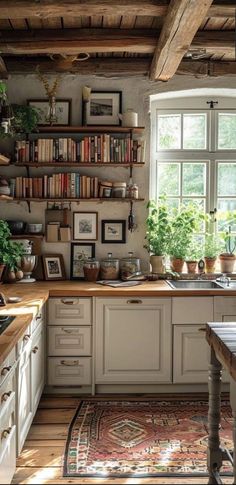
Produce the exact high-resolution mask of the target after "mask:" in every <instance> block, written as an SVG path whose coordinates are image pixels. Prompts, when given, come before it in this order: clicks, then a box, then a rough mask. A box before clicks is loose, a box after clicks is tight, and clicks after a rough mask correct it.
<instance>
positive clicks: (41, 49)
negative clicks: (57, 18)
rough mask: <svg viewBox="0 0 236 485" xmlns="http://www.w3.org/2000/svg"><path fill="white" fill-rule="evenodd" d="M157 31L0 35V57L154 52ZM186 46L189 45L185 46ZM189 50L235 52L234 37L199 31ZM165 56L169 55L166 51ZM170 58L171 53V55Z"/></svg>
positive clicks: (93, 31)
mask: <svg viewBox="0 0 236 485" xmlns="http://www.w3.org/2000/svg"><path fill="white" fill-rule="evenodd" d="M158 35H159V34H158V31H155V30H154V31H153V30H151V29H149V30H148V29H141V30H139V29H133V30H126V29H122V30H120V29H76V30H74V29H68V30H54V29H51V30H34V31H31V32H28V31H25V32H24V31H14V32H11V31H9V32H6V31H4V32H2V33H0V54H1V53H2V54H16V55H24V54H35V55H37V54H62V53H64V54H68V55H77V54H78V53H79V52H89V53H92V52H123V51H126V52H137V53H142V54H148V53H151V54H152V53H153V52H154V50H155V47H156V41H157V37H158ZM188 47H189V46H188ZM191 47H193V48H201V49H202V48H205V49H206V50H208V51H209V52H212V53H215V52H217V51H219V52H222V53H224V52H225V53H227V52H234V49H235V34H234V32H231V31H201V32H200V31H199V32H197V34H196V36H195V37H194V39H193V41H192V44H191ZM166 55H167V57H168V55H169V54H168V52H167V54H166ZM170 55H172V53H171V52H170Z"/></svg>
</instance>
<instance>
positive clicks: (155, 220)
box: [144, 198, 170, 273]
mask: <svg viewBox="0 0 236 485" xmlns="http://www.w3.org/2000/svg"><path fill="white" fill-rule="evenodd" d="M147 208H148V209H149V215H148V217H147V219H146V236H145V239H146V241H147V243H146V244H145V245H144V247H145V248H146V249H147V251H148V252H149V253H150V255H151V256H150V263H151V265H152V271H153V273H164V272H165V255H166V253H167V247H168V241H169V237H170V226H169V214H168V207H167V205H166V202H165V199H164V198H161V199H160V200H159V202H158V203H156V202H155V201H154V200H151V201H149V202H148V205H147Z"/></svg>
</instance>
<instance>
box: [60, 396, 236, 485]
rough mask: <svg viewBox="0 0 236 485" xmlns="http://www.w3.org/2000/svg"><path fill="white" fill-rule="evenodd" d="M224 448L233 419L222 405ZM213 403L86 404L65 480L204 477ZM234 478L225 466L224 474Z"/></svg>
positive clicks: (70, 445) (71, 442)
mask: <svg viewBox="0 0 236 485" xmlns="http://www.w3.org/2000/svg"><path fill="white" fill-rule="evenodd" d="M221 409H222V421H221V426H222V429H221V438H222V445H223V446H227V447H228V448H229V449H232V447H233V444H232V438H231V436H232V415H231V409H230V407H229V405H228V403H222V408H221ZM207 413H208V403H206V402H192V401H191V402H190V401H177V402H171V401H167V402H164V401H145V402H142V401H135V402H132V401H121V402H119V401H112V400H111V401H102V400H101V401H95V400H94V401H92V400H91V401H90V400H86V401H82V402H81V404H80V406H79V409H78V410H77V412H76V415H75V417H74V419H73V421H72V423H71V425H70V429H69V435H68V439H67V445H66V451H65V458H64V476H65V477H82V476H88V477H101V476H102V477H117V478H118V477H156V476H204V475H206V473H207V468H206V449H207V437H208V434H207ZM221 471H223V472H224V473H226V474H228V473H230V474H231V467H230V465H228V464H227V463H225V465H224V467H223V468H222V470H221Z"/></svg>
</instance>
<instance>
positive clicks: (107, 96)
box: [83, 91, 122, 126]
mask: <svg viewBox="0 0 236 485" xmlns="http://www.w3.org/2000/svg"><path fill="white" fill-rule="evenodd" d="M83 111H84V119H83V124H84V125H93V126H96V125H97V126H99V125H100V126H102V125H115V126H119V125H120V124H121V121H120V118H119V114H121V113H122V92H121V91H92V92H91V94H90V96H89V100H88V101H87V102H86V103H85V109H84V110H83Z"/></svg>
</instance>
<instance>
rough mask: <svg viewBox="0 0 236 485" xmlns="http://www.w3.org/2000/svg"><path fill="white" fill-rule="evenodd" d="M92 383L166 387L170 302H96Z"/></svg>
mask: <svg viewBox="0 0 236 485" xmlns="http://www.w3.org/2000/svg"><path fill="white" fill-rule="evenodd" d="M95 334H96V337H95V342H96V344H95V347H96V354H95V383H96V384H108V383H110V384H128V383H130V384H137V383H138V384H147V383H152V384H153V383H155V384H158V383H170V382H171V379H172V371H171V369H172V335H171V299H168V298H163V299H162V298H135V297H130V298H129V297H127V298H119V297H116V298H96V330H95Z"/></svg>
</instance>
